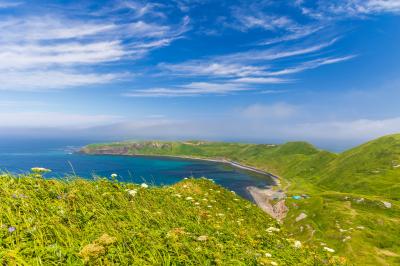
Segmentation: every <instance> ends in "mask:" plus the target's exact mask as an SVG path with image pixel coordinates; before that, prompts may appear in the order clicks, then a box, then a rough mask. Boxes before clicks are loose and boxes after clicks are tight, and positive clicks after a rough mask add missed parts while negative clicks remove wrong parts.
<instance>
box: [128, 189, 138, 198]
mask: <svg viewBox="0 0 400 266" xmlns="http://www.w3.org/2000/svg"><path fill="white" fill-rule="evenodd" d="M136 193H137V190H136V189H128V194H129V195H131V196H132V197H134V196H135V195H136Z"/></svg>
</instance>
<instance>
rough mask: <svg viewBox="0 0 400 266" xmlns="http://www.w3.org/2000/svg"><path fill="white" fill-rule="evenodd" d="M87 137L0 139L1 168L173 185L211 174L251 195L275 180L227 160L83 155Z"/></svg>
mask: <svg viewBox="0 0 400 266" xmlns="http://www.w3.org/2000/svg"><path fill="white" fill-rule="evenodd" d="M87 143H89V142H85V141H76V140H75V141H59V140H46V141H43V140H35V141H32V140H29V141H28V140H22V141H21V140H18V141H9V140H7V141H6V140H0V170H1V171H8V172H12V173H16V174H20V173H24V172H28V171H29V170H30V169H31V168H32V167H45V168H49V169H51V170H52V172H51V173H50V174H47V175H46V177H64V176H66V175H69V174H72V173H73V172H75V174H76V175H78V176H81V177H84V178H89V179H90V178H93V176H95V175H97V176H102V177H110V175H111V174H112V173H116V174H118V180H120V181H124V182H135V183H142V182H146V183H148V184H153V185H169V184H173V183H176V182H179V181H180V180H182V179H183V178H185V177H196V178H199V177H207V178H211V179H213V180H214V181H215V182H216V183H217V184H220V185H222V186H224V187H226V188H228V189H229V190H233V191H235V192H236V193H238V194H239V195H241V196H243V197H245V198H247V199H250V195H249V194H248V192H247V191H246V187H247V186H258V187H263V186H266V185H270V184H271V183H273V181H272V179H271V178H269V177H268V176H265V175H261V174H256V173H253V172H249V171H245V170H242V169H238V168H235V167H232V166H230V165H227V164H222V163H215V162H207V161H198V160H186V159H176V158H167V157H130V156H108V155H105V156H104V155H83V154H78V153H76V152H75V151H77V150H78V149H79V147H81V146H83V145H84V144H87Z"/></svg>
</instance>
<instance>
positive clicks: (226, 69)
mask: <svg viewBox="0 0 400 266" xmlns="http://www.w3.org/2000/svg"><path fill="white" fill-rule="evenodd" d="M209 61H214V60H213V59H210V60H207V59H206V60H195V61H188V62H184V63H180V64H160V65H159V67H160V68H161V69H163V70H167V71H168V72H169V73H170V74H175V75H185V76H186V75H192V76H217V77H235V76H237V77H246V76H250V75H262V74H263V73H265V67H263V66H250V65H242V64H235V63H224V62H218V61H217V60H215V61H216V62H209Z"/></svg>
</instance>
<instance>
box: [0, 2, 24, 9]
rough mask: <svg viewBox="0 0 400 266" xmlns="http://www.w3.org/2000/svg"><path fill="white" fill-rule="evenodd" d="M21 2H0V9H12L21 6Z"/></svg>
mask: <svg viewBox="0 0 400 266" xmlns="http://www.w3.org/2000/svg"><path fill="white" fill-rule="evenodd" d="M22 4H23V2H18V1H0V8H12V7H17V6H20V5H22Z"/></svg>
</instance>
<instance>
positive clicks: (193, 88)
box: [124, 82, 251, 97]
mask: <svg viewBox="0 0 400 266" xmlns="http://www.w3.org/2000/svg"><path fill="white" fill-rule="evenodd" d="M246 90H251V89H250V88H248V87H246V86H244V85H243V84H234V83H209V82H192V83H189V84H185V85H181V86H176V87H172V88H148V89H136V90H131V91H129V92H127V93H125V94H124V96H126V97H193V96H200V95H225V94H229V93H234V92H240V91H246Z"/></svg>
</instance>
